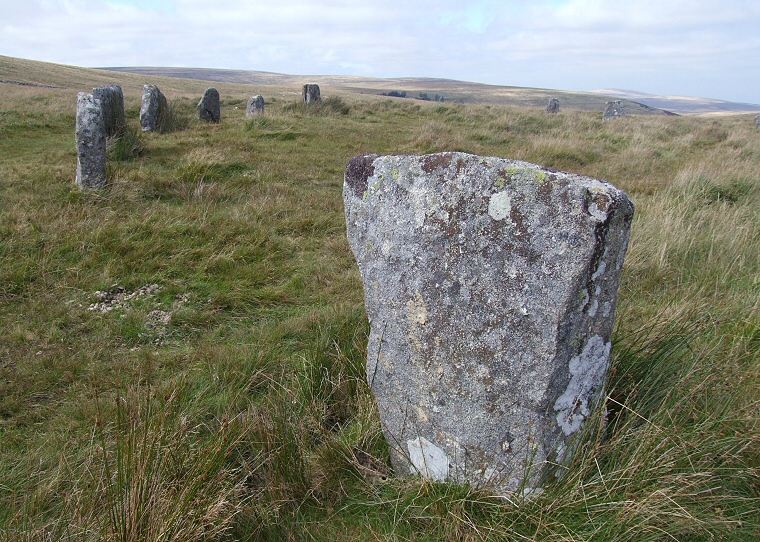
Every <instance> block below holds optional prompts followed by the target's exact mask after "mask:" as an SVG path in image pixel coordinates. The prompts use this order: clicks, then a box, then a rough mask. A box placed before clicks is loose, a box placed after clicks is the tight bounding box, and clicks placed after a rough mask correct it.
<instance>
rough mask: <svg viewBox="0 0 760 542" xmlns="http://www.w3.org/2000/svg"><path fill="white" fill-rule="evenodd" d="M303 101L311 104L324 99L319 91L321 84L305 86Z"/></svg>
mask: <svg viewBox="0 0 760 542" xmlns="http://www.w3.org/2000/svg"><path fill="white" fill-rule="evenodd" d="M302 94H303V103H305V104H310V103H316V102H321V101H322V95H321V94H320V92H319V85H304V86H303V93H302Z"/></svg>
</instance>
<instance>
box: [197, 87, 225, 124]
mask: <svg viewBox="0 0 760 542" xmlns="http://www.w3.org/2000/svg"><path fill="white" fill-rule="evenodd" d="M198 118H199V119H201V120H203V121H206V122H221V120H222V104H221V102H220V100H219V91H218V90H216V89H215V88H213V87H212V88H207V89H206V92H204V93H203V97H202V98H201V101H200V102H198Z"/></svg>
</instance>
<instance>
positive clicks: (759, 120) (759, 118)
mask: <svg viewBox="0 0 760 542" xmlns="http://www.w3.org/2000/svg"><path fill="white" fill-rule="evenodd" d="M755 126H756V127H757V129H758V130H760V115H758V116H756V117H755Z"/></svg>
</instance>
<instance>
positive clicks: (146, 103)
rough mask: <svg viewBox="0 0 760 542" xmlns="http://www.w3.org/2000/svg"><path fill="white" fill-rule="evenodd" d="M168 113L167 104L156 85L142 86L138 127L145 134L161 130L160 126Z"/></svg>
mask: <svg viewBox="0 0 760 542" xmlns="http://www.w3.org/2000/svg"><path fill="white" fill-rule="evenodd" d="M168 112H169V102H167V101H166V96H164V94H163V93H162V92H161V90H160V89H159V88H158V87H157V86H156V85H143V95H142V104H141V105H140V126H141V127H142V129H143V131H145V132H155V131H159V130H161V125H162V123H163V121H164V119H165V118H166V115H167V114H168Z"/></svg>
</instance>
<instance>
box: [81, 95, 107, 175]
mask: <svg viewBox="0 0 760 542" xmlns="http://www.w3.org/2000/svg"><path fill="white" fill-rule="evenodd" d="M106 138H107V130H106V123H105V115H104V112H103V108H102V104H101V102H100V100H99V99H98V98H97V97H95V95H93V94H88V93H86V92H80V93H79V95H78V96H77V120H76V145H77V176H76V184H77V186H79V187H80V188H95V189H97V188H103V187H104V186H105V184H106Z"/></svg>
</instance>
